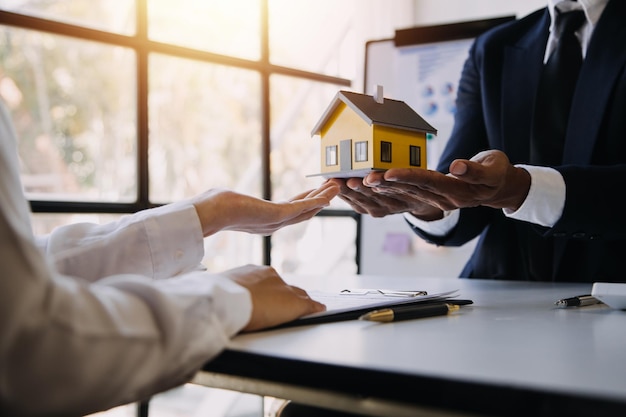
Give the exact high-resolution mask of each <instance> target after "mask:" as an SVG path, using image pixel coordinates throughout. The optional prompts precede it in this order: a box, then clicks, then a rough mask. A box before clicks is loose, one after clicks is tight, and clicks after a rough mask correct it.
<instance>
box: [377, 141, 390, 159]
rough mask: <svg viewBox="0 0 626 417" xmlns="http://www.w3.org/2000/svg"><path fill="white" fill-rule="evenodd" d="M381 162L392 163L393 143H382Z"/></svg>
mask: <svg viewBox="0 0 626 417" xmlns="http://www.w3.org/2000/svg"><path fill="white" fill-rule="evenodd" d="M380 161H381V162H391V142H384V141H382V142H380Z"/></svg>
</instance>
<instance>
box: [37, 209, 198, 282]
mask: <svg viewBox="0 0 626 417" xmlns="http://www.w3.org/2000/svg"><path fill="white" fill-rule="evenodd" d="M202 239H203V237H202V229H201V226H200V220H199V219H198V215H197V213H196V210H195V208H194V207H193V206H192V205H191V204H185V203H176V204H171V205H167V206H163V207H159V208H155V209H151V210H144V211H141V212H138V213H135V214H133V215H129V216H124V217H123V218H121V219H120V220H119V221H116V222H111V223H107V224H103V225H97V224H91V223H78V224H71V225H67V226H62V227H59V228H57V229H55V230H54V231H53V232H52V233H51V234H50V235H48V236H46V237H45V238H39V239H38V241H37V244H38V246H39V247H41V248H42V249H43V250H44V251H45V252H46V254H47V255H48V256H49V257H50V259H52V260H53V262H54V264H55V266H56V268H57V270H58V271H59V272H61V273H64V274H69V275H72V276H77V277H81V278H84V279H87V280H89V281H96V280H97V279H99V278H100V277H103V276H108V275H112V274H119V273H135V274H141V275H147V276H150V277H152V278H155V279H162V278H168V277H171V276H174V275H177V274H181V273H184V272H189V271H192V270H195V269H198V267H199V265H200V262H201V260H202V256H203V255H204V248H203V244H202Z"/></svg>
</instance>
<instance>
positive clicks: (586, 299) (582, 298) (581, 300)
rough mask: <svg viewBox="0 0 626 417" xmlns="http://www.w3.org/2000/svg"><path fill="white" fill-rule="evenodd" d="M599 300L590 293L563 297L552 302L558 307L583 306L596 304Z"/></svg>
mask: <svg viewBox="0 0 626 417" xmlns="http://www.w3.org/2000/svg"><path fill="white" fill-rule="evenodd" d="M600 302H601V301H600V300H598V299H597V298H595V297H592V296H591V295H577V296H576V297H570V298H563V299H562V300H558V301H557V302H555V303H554V304H556V305H557V306H559V307H584V306H590V305H592V304H598V303H600Z"/></svg>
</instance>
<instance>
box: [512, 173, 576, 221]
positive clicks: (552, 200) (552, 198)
mask: <svg viewBox="0 0 626 417" xmlns="http://www.w3.org/2000/svg"><path fill="white" fill-rule="evenodd" d="M516 167H519V168H523V169H525V170H526V171H528V173H529V174H530V190H529V191H528V196H526V200H524V202H523V203H522V205H521V206H520V208H519V209H517V210H516V211H510V210H506V209H505V210H503V211H504V214H505V215H506V216H507V217H511V218H513V219H517V220H523V221H527V222H530V223H535V224H539V225H541V226H545V227H552V226H554V224H555V223H556V222H557V221H558V220H559V218H560V217H561V214H563V207H565V180H563V176H562V175H561V173H560V172H559V171H557V170H555V169H554V168H548V167H539V166H533V165H516Z"/></svg>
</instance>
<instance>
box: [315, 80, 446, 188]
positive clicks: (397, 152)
mask: <svg viewBox="0 0 626 417" xmlns="http://www.w3.org/2000/svg"><path fill="white" fill-rule="evenodd" d="M427 134H434V135H436V134H437V130H436V129H435V128H434V127H432V126H431V125H430V124H428V122H426V121H425V120H424V119H423V118H422V117H421V116H420V115H419V114H417V113H416V112H415V111H414V110H413V109H412V108H411V107H409V106H408V105H407V104H406V103H405V102H403V101H398V100H391V99H388V98H383V92H382V87H380V86H378V87H377V90H376V94H374V96H369V95H366V94H359V93H353V92H350V91H339V92H338V93H337V95H336V96H335V98H334V99H333V101H332V102H331V103H330V105H329V106H328V108H327V109H326V111H325V112H324V114H323V115H322V117H321V119H320V120H319V121H318V122H317V124H316V125H315V127H314V128H313V131H312V132H311V136H318V135H319V137H320V139H321V140H320V143H321V173H319V174H315V175H322V176H324V177H326V178H332V177H336V178H339V177H343V178H345V177H364V176H365V175H367V174H368V173H369V172H371V171H375V170H386V169H389V168H410V167H417V168H426V135H427Z"/></svg>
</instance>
